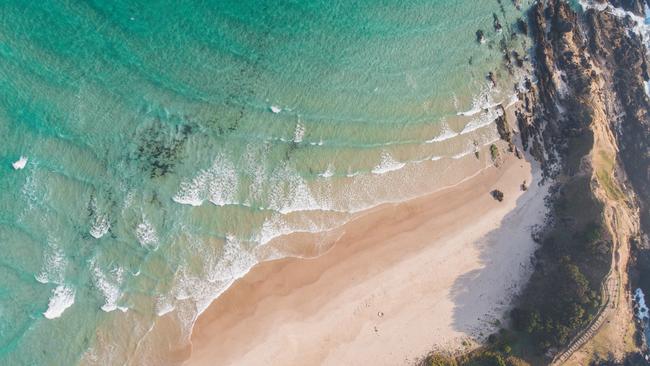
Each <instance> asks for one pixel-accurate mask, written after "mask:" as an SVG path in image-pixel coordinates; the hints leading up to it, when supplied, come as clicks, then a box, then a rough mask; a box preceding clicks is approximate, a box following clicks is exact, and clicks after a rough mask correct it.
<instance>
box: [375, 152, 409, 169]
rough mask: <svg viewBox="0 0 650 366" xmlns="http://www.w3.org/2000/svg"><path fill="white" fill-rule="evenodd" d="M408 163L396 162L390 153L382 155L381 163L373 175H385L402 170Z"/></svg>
mask: <svg viewBox="0 0 650 366" xmlns="http://www.w3.org/2000/svg"><path fill="white" fill-rule="evenodd" d="M405 165H406V163H402V162H399V161H397V160H395V159H394V158H393V157H392V156H391V155H390V154H389V153H388V152H386V151H384V152H382V154H381V162H380V163H379V165H377V166H376V167H374V168H373V169H372V173H373V174H385V173H388V172H392V171H394V170H399V169H402V168H403V167H404V166H405Z"/></svg>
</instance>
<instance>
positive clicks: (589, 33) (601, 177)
mask: <svg viewBox="0 0 650 366" xmlns="http://www.w3.org/2000/svg"><path fill="white" fill-rule="evenodd" d="M645 1H646V0H609V1H607V0H601V1H594V3H597V2H598V3H600V6H595V7H593V8H591V9H586V11H585V12H584V13H581V14H579V13H577V12H576V11H575V10H574V9H572V8H571V6H570V5H569V4H568V3H567V2H565V1H562V0H546V1H540V2H538V3H537V4H536V5H535V6H533V8H532V9H531V10H530V14H529V22H530V30H531V37H533V40H534V42H535V47H534V51H533V52H534V53H533V56H534V61H535V68H534V74H535V78H536V79H537V80H536V82H533V83H530V90H529V92H528V93H526V94H525V95H523V96H522V99H523V102H524V103H523V105H524V108H523V109H522V110H520V111H519V112H518V113H517V121H518V125H519V130H520V132H521V136H522V140H523V145H524V148H526V149H528V151H529V152H531V153H532V155H533V156H535V157H536V158H537V159H538V160H540V161H541V162H542V166H543V168H544V170H545V173H546V175H547V176H551V177H556V178H558V179H557V181H558V182H559V183H558V186H559V188H558V190H559V191H562V190H563V188H565V187H568V186H570V185H571V184H573V183H571V182H572V181H576V180H578V179H581V178H587V179H588V180H589V181H590V184H589V189H590V190H591V194H592V196H593V197H594V198H595V199H597V200H598V201H599V202H600V203H601V204H602V206H601V207H600V208H599V210H600V212H599V213H598V215H600V216H601V217H602V225H603V226H604V228H605V229H606V232H607V236H608V243H609V244H608V245H609V252H610V253H612V258H611V268H610V270H609V272H608V273H607V274H604V273H602V272H601V273H593V274H591V275H590V273H589V269H590V268H589V266H588V265H587V266H585V265H584V263H582V262H581V261H580V260H577V259H572V260H573V261H575V263H576V264H577V266H578V267H579V268H580V270H581V271H583V272H584V273H585V274H586V275H587V277H588V278H589V279H590V282H593V281H597V282H600V283H602V284H603V287H602V288H603V290H602V298H603V303H606V304H605V306H603V307H601V308H600V310H598V312H597V313H596V314H594V316H595V323H591V322H589V323H583V324H582V325H580V326H577V328H576V329H574V330H573V331H575V332H576V333H574V334H575V335H576V337H575V338H574V339H578V338H580V339H582V340H584V342H588V340H589V339H590V337H592V336H594V335H596V334H598V332H601V333H602V332H603V330H602V329H606V330H607V329H608V328H607V326H603V327H602V329H601V324H602V323H600V322H604V320H605V319H606V320H607V323H616V324H617V327H618V328H617V329H613V330H611V332H614V333H615V332H619V333H617V334H616V335H617V337H614V338H619V339H622V338H625V337H626V336H627V335H628V334H629V330H628V329H633V326H631V324H630V322H631V316H630V314H631V311H628V310H630V309H631V306H632V304H630V303H629V300H628V298H627V297H624V296H625V295H620V294H621V293H623V294H625V293H626V291H627V289H628V288H629V286H630V284H629V283H628V279H627V273H628V264H629V263H632V264H633V265H634V266H635V268H636V269H637V270H636V272H635V273H636V274H637V275H638V277H640V278H641V281H642V282H645V283H646V288H648V287H650V244H649V243H648V239H647V235H644V233H648V232H650V100H649V98H648V95H647V93H646V85H647V84H646V83H647V82H648V79H649V77H648V66H647V60H646V52H647V50H646V48H645V46H644V40H643V39H642V37H641V36H640V35H639V34H637V30H638V29H639V27H638V26H639V24H638V21H639V19H643V17H644V16H645V14H644V10H645V9H646V3H645ZM605 5H607V6H605ZM603 9H604V10H603ZM560 199H561V197H560ZM557 200H558V197H556V201H557ZM566 219H567V217H562V215H561V214H560V215H556V217H555V218H554V220H555V221H556V223H551V224H550V226H551V228H552V230H554V231H555V232H558V230H564V231H568V232H570V231H574V229H576V227H574V226H575V225H573V226H572V225H564V224H563V223H561V222H560V223H559V224H558V223H557V222H558V221H562V220H566ZM570 219H575V218H570ZM630 243H632V244H633V246H634V248H632V249H635V251H634V252H632V253H633V254H634V255H632V256H630ZM544 245H546V244H543V245H542V249H541V251H542V252H544V248H543V247H544ZM552 252H553V251H550V252H548V253H546V255H545V257H542V259H541V261H540V262H541V263H538V264H539V266H538V267H540V268H542V269H541V270H542V271H543V268H544V267H546V268H549V267H550V268H552V266H553V265H554V263H553V261H554V258H553V256H552ZM585 254H586V255H588V252H585ZM594 255H595V254H594ZM596 258H597V257H594V258H593V260H596ZM600 259H602V258H600ZM630 260H631V261H630ZM590 261H592V259H588V260H587V262H590ZM544 262H546V263H544ZM534 278H535V276H533V279H534ZM529 286H534V284H530V285H529ZM644 290H646V289H644ZM648 290H650V288H648ZM646 292H648V291H647V290H646ZM524 293H525V291H524ZM605 300H606V301H605ZM612 304H615V305H612ZM524 305H525V304H524ZM533 307H534V306H533ZM599 318H603V319H602V320H599ZM599 321H600V322H599ZM596 323H597V324H596ZM576 324H577V323H576ZM593 324H596V325H597V327H596V326H595V325H593ZM579 328H582V329H583V331H580V330H579ZM592 328H593V329H592ZM607 331H610V330H607ZM583 335H588V336H584V337H583ZM628 338H629V337H628ZM582 340H581V342H583V341H582ZM574 342H575V341H574ZM584 342H583V343H584ZM559 343H562V342H559ZM570 345H571V347H567V348H570V349H571V352H570V354H565V353H563V352H560V353H558V354H557V355H556V360H557V359H558V357H560V356H561V359H562V360H566V359H567V358H568V357H570V356H571V354H572V353H573V351H574V350H579V349H581V347H582V345H583V344H576V343H571V344H570ZM610 346H611V351H612V354H616V355H618V356H617V357H622V356H621V355H623V354H625V353H627V352H630V351H631V350H633V348H630V345H629V344H626V343H625V342H624V341H621V342H619V343H615V342H614V343H612V344H610ZM560 351H561V350H560ZM592 351H593V350H592ZM554 352H555V351H553V350H549V353H548V354H553V353H554ZM594 352H595V351H594ZM617 352H618V353H617ZM565 356H566V357H565ZM582 361H584V360H582ZM578 363H579V364H580V362H578Z"/></svg>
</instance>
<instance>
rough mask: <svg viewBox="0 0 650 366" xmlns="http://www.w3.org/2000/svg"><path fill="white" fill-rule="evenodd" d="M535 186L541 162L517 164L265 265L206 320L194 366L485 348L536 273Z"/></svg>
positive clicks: (344, 361) (397, 358)
mask: <svg viewBox="0 0 650 366" xmlns="http://www.w3.org/2000/svg"><path fill="white" fill-rule="evenodd" d="M537 178H538V177H537V176H535V178H534V179H535V180H537ZM524 180H526V181H527V182H528V183H529V184H530V182H531V181H532V180H533V177H532V176H531V167H530V165H529V164H528V163H527V162H525V161H523V160H517V159H516V158H514V157H508V158H507V159H506V161H505V163H504V164H503V165H502V166H501V168H488V169H485V170H483V171H482V172H480V173H479V174H478V175H477V176H475V177H473V178H471V179H469V180H466V181H465V182H462V183H460V184H458V185H456V186H454V187H450V188H446V189H444V190H442V191H439V192H436V193H434V194H431V195H429V196H426V197H422V198H418V199H415V200H412V201H408V202H405V203H400V204H392V205H383V206H380V207H379V208H377V209H373V210H371V211H369V212H368V213H367V214H364V215H361V216H360V217H358V218H357V219H355V220H354V221H352V222H349V223H347V224H345V225H344V226H342V227H341V228H339V229H337V231H336V233H335V234H336V235H335V236H336V237H337V238H338V239H337V240H336V243H335V245H333V247H332V248H331V249H330V250H329V251H327V252H326V253H325V254H323V255H322V256H320V257H317V258H314V259H297V258H290V259H281V260H275V261H270V262H264V263H261V264H259V265H257V266H255V267H254V268H253V269H252V270H251V271H250V272H249V273H248V274H247V275H246V276H245V277H244V278H242V279H240V280H238V281H237V282H235V284H233V286H232V287H231V288H229V289H228V290H227V291H226V292H225V293H224V294H222V295H221V296H220V297H219V298H218V299H217V300H215V301H214V302H213V303H212V304H211V306H210V307H209V308H208V309H207V310H206V311H205V312H204V313H203V314H202V315H201V316H200V318H199V319H198V321H197V323H196V325H195V327H194V330H193V335H192V353H191V356H190V358H189V360H188V361H187V362H186V364H188V365H337V366H339V365H375V366H377V365H400V364H410V363H412V361H413V360H415V359H416V358H418V357H421V356H423V355H425V354H426V353H427V352H429V351H430V350H432V349H434V348H440V347H445V348H452V349H457V348H460V347H462V346H461V343H462V342H463V341H468V340H469V341H470V343H471V341H472V340H480V339H481V337H483V336H487V335H488V334H489V332H491V331H494V330H495V326H494V323H495V320H496V319H497V318H500V317H501V316H502V315H503V313H504V312H505V311H506V310H507V306H508V305H509V300H510V299H511V298H512V296H513V294H514V293H515V292H516V289H517V287H518V286H520V285H521V284H522V283H523V282H524V281H525V280H526V279H527V277H528V274H529V272H530V268H529V267H530V256H531V255H532V253H533V251H534V249H535V244H534V242H533V241H532V239H531V236H530V232H531V226H532V225H534V224H537V223H539V222H540V221H542V219H543V216H544V212H545V210H544V202H543V196H544V194H545V189H544V188H542V187H538V186H537V184H533V185H531V187H530V189H529V190H528V191H527V192H525V193H524V192H522V191H521V189H520V185H521V183H522V182H523V181H524ZM535 183H536V182H535ZM494 188H498V189H500V190H502V191H503V192H504V193H505V200H504V201H503V202H497V201H496V200H494V199H493V198H492V197H491V196H490V194H489V192H490V191H491V190H492V189H494ZM303 239H304V238H303Z"/></svg>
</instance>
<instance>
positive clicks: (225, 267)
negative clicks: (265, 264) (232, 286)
mask: <svg viewBox="0 0 650 366" xmlns="http://www.w3.org/2000/svg"><path fill="white" fill-rule="evenodd" d="M256 263H257V261H256V259H255V256H253V255H252V254H251V253H250V252H249V251H248V250H246V249H245V248H244V247H242V245H241V242H240V241H239V240H238V239H237V238H236V237H235V236H233V235H227V236H226V243H225V245H224V247H223V253H222V254H221V256H220V258H219V261H218V262H217V264H216V266H214V267H213V268H211V269H210V270H209V273H208V278H207V279H208V281H210V282H217V281H221V282H228V281H234V280H235V279H237V278H239V277H241V276H243V275H244V274H246V273H247V272H248V271H249V270H250V269H251V267H253V266H254V265H255V264H256Z"/></svg>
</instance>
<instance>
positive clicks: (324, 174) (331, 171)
mask: <svg viewBox="0 0 650 366" xmlns="http://www.w3.org/2000/svg"><path fill="white" fill-rule="evenodd" d="M318 176H319V177H323V178H330V177H333V176H334V168H332V165H328V166H327V169H326V170H325V171H324V172H322V173H319V174H318Z"/></svg>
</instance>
